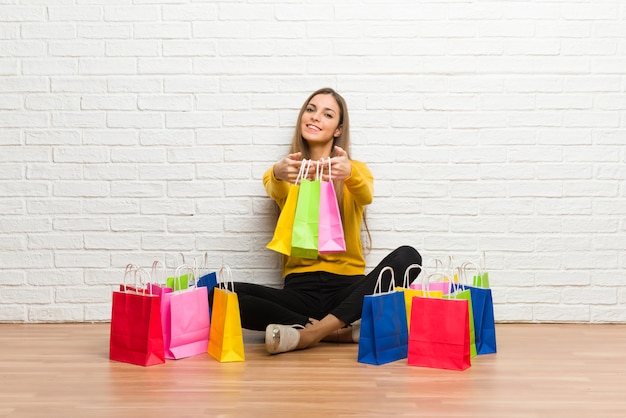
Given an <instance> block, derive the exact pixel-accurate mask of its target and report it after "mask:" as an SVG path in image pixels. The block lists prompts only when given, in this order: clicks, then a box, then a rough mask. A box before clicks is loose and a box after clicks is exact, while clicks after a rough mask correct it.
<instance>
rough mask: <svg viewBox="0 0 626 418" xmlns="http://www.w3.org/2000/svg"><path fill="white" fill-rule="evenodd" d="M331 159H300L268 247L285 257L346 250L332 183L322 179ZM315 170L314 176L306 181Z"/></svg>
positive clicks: (313, 257) (307, 256)
mask: <svg viewBox="0 0 626 418" xmlns="http://www.w3.org/2000/svg"><path fill="white" fill-rule="evenodd" d="M326 164H328V174H329V177H330V175H331V162H330V158H328V159H322V160H320V161H312V160H306V159H305V160H302V163H301V165H300V171H299V173H298V177H297V178H296V182H295V184H293V185H291V186H290V188H289V192H288V194H287V199H286V200H285V204H284V206H283V207H282V209H281V212H280V216H279V217H278V222H277V223H276V229H275V230H274V236H273V238H272V240H271V241H270V243H269V244H267V248H269V249H271V250H274V251H277V252H279V253H281V254H285V255H288V256H294V257H300V258H309V259H316V258H317V256H318V254H330V253H337V252H343V251H345V250H346V243H345V239H344V233H343V225H342V222H341V215H340V211H339V205H338V203H337V196H336V194H335V186H334V185H333V182H332V181H323V180H321V173H322V170H323V168H324V167H325V166H326ZM313 170H315V179H314V180H308V175H309V172H311V173H312V172H313Z"/></svg>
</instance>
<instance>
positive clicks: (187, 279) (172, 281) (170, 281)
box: [165, 274, 194, 290]
mask: <svg viewBox="0 0 626 418" xmlns="http://www.w3.org/2000/svg"><path fill="white" fill-rule="evenodd" d="M193 280H194V277H193V274H191V275H190V274H184V275H182V276H181V277H175V276H174V277H168V278H167V281H166V282H165V284H166V286H167V287H169V288H170V289H172V290H184V289H187V288H188V287H189V285H190V284H191V282H192V281H193Z"/></svg>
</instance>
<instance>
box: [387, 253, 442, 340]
mask: <svg viewBox="0 0 626 418" xmlns="http://www.w3.org/2000/svg"><path fill="white" fill-rule="evenodd" d="M415 268H418V269H420V273H418V275H419V274H423V277H425V278H427V279H429V278H430V277H429V275H428V273H427V272H426V271H425V269H424V267H422V266H420V265H419V264H411V265H410V266H409V267H407V269H406V271H405V272H404V280H403V282H402V286H401V287H400V286H397V287H396V291H402V292H404V303H405V304H406V324H407V327H408V329H409V330H410V329H411V308H412V305H413V297H414V296H426V295H428V296H429V297H431V298H441V297H443V292H442V291H440V290H431V291H429V292H427V291H424V290H421V289H411V287H410V286H411V283H409V281H410V279H409V272H410V271H411V270H412V269H415ZM433 274H437V273H433ZM431 276H432V275H431ZM415 281H417V279H416V280H415ZM425 288H426V289H427V288H428V286H426V287H425Z"/></svg>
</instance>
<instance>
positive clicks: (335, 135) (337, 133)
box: [333, 125, 341, 139]
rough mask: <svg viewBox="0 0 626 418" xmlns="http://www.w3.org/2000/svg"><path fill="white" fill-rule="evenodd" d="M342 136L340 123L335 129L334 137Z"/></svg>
mask: <svg viewBox="0 0 626 418" xmlns="http://www.w3.org/2000/svg"><path fill="white" fill-rule="evenodd" d="M340 136H341V125H339V126H338V127H337V129H335V133H334V134H333V137H334V138H335V139H337V138H339V137H340Z"/></svg>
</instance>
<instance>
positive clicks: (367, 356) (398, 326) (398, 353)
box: [358, 267, 409, 365]
mask: <svg viewBox="0 0 626 418" xmlns="http://www.w3.org/2000/svg"><path fill="white" fill-rule="evenodd" d="M386 271H389V272H391V282H390V286H389V290H388V291H387V292H385V293H383V292H382V290H381V278H382V277H383V273H385V272H386ZM394 289H395V280H394V277H393V269H392V268H391V267H385V268H383V269H382V270H381V272H380V274H379V275H378V280H377V282H376V287H375V288H374V293H373V294H372V295H366V296H365V298H364V299H363V311H362V314H361V335H360V338H359V353H358V361H359V363H365V364H374V365H381V364H385V363H390V362H392V361H396V360H400V359H403V358H406V357H407V350H408V343H409V333H408V327H407V321H406V304H405V301H404V294H403V292H401V291H400V292H399V291H396V290H394Z"/></svg>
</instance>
